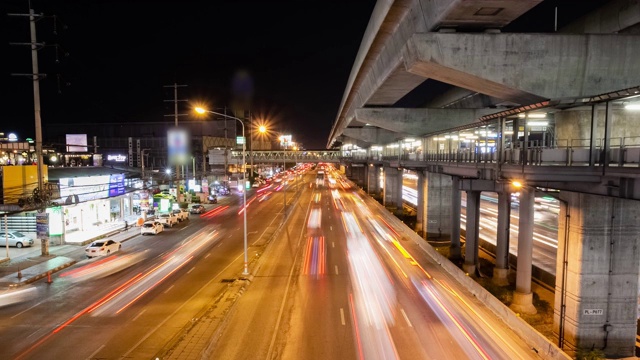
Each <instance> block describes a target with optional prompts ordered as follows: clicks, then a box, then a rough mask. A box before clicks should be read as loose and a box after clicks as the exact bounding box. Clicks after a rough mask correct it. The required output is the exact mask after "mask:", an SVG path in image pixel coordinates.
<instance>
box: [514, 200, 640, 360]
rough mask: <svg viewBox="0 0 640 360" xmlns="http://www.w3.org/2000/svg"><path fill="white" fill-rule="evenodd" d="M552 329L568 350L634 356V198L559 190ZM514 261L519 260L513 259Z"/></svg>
mask: <svg viewBox="0 0 640 360" xmlns="http://www.w3.org/2000/svg"><path fill="white" fill-rule="evenodd" d="M560 199H561V203H562V204H561V207H560V216H559V217H558V259H557V262H556V291H555V301H554V320H553V327H554V334H556V335H557V336H558V345H559V347H560V348H561V349H564V350H565V351H566V352H568V353H572V352H574V351H575V350H578V349H587V350H588V349H592V348H597V349H602V350H603V352H604V353H605V355H606V357H607V358H621V357H633V356H635V347H636V330H637V318H638V315H637V314H638V281H639V280H638V276H639V275H640V250H639V249H640V201H637V200H627V199H620V198H611V197H605V196H599V195H589V194H580V193H574V192H569V191H566V192H565V191H562V192H561V193H560ZM518 266H519V264H518Z"/></svg>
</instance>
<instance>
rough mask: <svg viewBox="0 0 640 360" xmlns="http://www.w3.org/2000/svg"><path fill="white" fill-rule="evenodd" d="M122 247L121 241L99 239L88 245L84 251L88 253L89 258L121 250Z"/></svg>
mask: <svg viewBox="0 0 640 360" xmlns="http://www.w3.org/2000/svg"><path fill="white" fill-rule="evenodd" d="M121 247H122V244H120V242H119V241H115V240H98V241H94V242H92V243H91V244H90V245H89V246H87V248H86V249H84V253H85V254H87V257H88V258H92V257H96V256H105V255H109V254H111V253H114V252H116V251H118V250H120V248H121Z"/></svg>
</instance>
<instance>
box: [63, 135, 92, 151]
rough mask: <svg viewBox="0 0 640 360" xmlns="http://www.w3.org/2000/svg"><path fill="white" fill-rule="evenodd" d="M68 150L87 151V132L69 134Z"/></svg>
mask: <svg viewBox="0 0 640 360" xmlns="http://www.w3.org/2000/svg"><path fill="white" fill-rule="evenodd" d="M66 139H67V143H66V145H67V152H87V134H67V135H66Z"/></svg>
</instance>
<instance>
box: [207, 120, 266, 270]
mask: <svg viewBox="0 0 640 360" xmlns="http://www.w3.org/2000/svg"><path fill="white" fill-rule="evenodd" d="M195 111H196V112H197V113H198V114H214V115H219V116H224V117H225V118H229V119H234V120H237V121H238V122H239V123H240V125H242V139H243V141H242V187H243V189H242V207H243V211H242V215H243V217H244V270H243V271H242V275H249V257H248V255H247V190H246V189H244V187H245V186H246V184H247V179H246V177H247V175H246V171H245V168H246V166H247V163H246V158H245V149H246V147H247V145H246V142H247V141H246V139H245V137H244V122H243V121H242V120H240V119H239V118H237V117H235V116H230V115H227V114H222V113H219V112H215V111H211V110H207V109H205V108H202V107H196V108H195ZM251 171H253V169H251Z"/></svg>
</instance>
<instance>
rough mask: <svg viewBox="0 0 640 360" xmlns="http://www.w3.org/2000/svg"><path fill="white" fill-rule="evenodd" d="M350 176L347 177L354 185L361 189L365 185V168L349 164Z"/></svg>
mask: <svg viewBox="0 0 640 360" xmlns="http://www.w3.org/2000/svg"><path fill="white" fill-rule="evenodd" d="M349 168H350V169H351V175H350V176H349V177H348V178H349V179H350V180H351V181H353V182H354V183H355V184H356V185H358V186H360V187H363V186H364V184H365V167H364V166H362V165H360V164H355V165H354V164H351V166H349Z"/></svg>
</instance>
